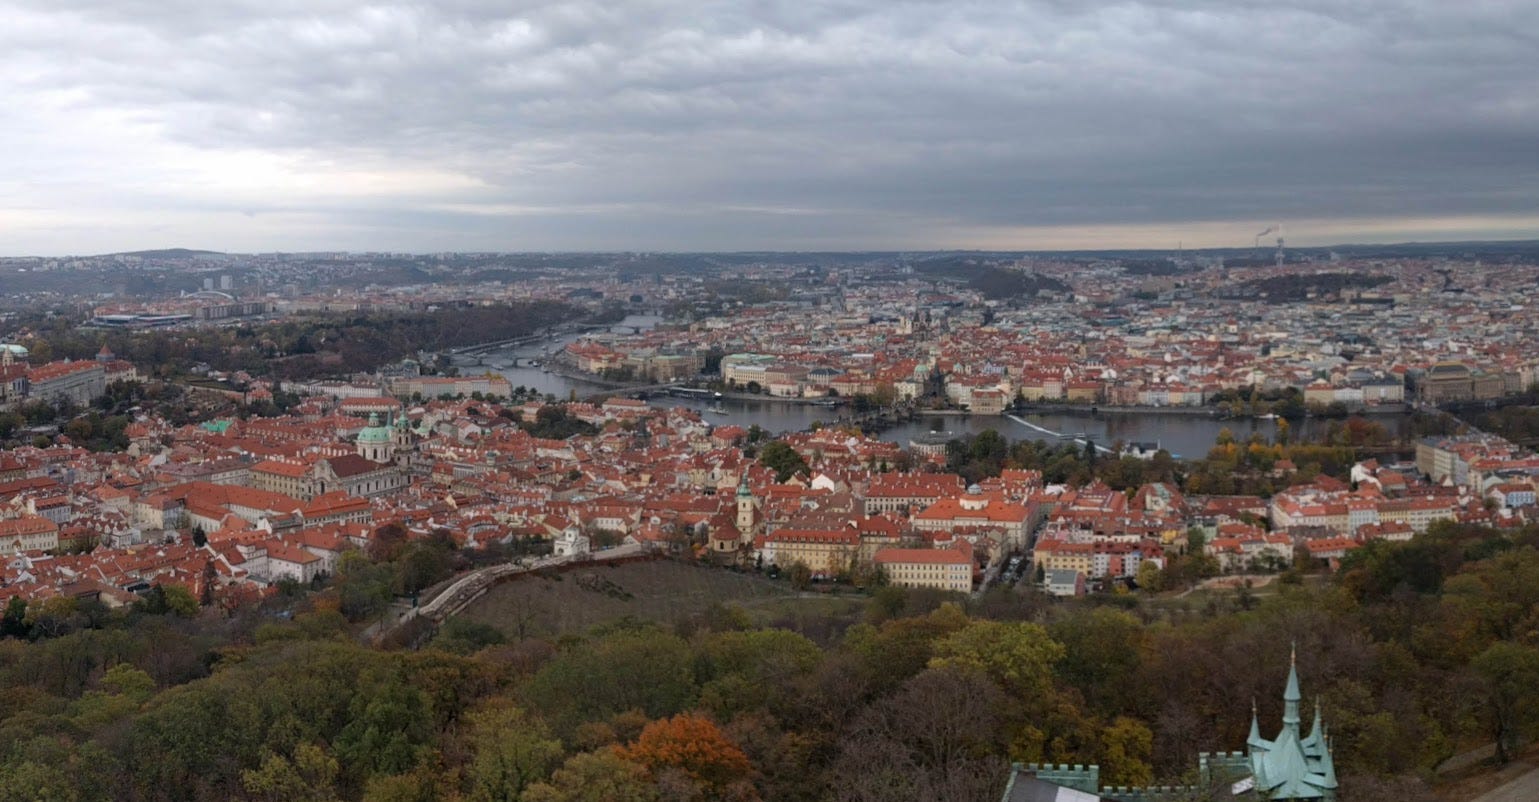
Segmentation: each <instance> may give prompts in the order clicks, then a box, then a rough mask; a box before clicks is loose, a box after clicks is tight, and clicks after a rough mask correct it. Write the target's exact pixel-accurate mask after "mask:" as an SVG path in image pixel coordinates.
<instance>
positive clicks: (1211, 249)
mask: <svg viewBox="0 0 1539 802" xmlns="http://www.w3.org/2000/svg"><path fill="white" fill-rule="evenodd" d="M1526 244H1534V245H1539V237H1530V238H1515V239H1475V240H1403V241H1396V242H1371V241H1368V242H1338V243H1332V244H1329V245H1288V246H1286V247H1284V248H1282V250H1285V251H1330V250H1334V249H1339V248H1404V247H1420V248H1431V247H1452V246H1464V247H1468V246H1491V245H1504V246H1511V245H1526ZM1277 250H1278V248H1277V247H1275V246H1273V245H1267V244H1262V245H1260V246H1207V247H1200V248H1184V247H1181V246H1179V245H1178V246H1177V247H1175V248H1169V247H1164V248H1161V247H1142V248H1127V247H1120V248H1042V249H1030V248H935V249H914V248H841V249H830V248H809V249H801V250H797V249H787V250H776V249H763V248H739V249H716V250H658V249H594V250H553V249H552V250H539V249H535V250H463V251H455V250H422V251H414V250H399V249H378V250H351V249H345V248H343V249H324V248H322V249H303V250H258V251H217V250H208V249H204V248H185V247H169V248H140V249H136V250H131V251H107V252H103V253H63V254H36V253H33V254H8V255H0V259H100V258H104V257H110V256H144V255H154V254H163V255H170V254H181V255H187V256H260V255H269V254H272V255H301V254H347V255H358V256H365V255H371V254H405V255H408V256H429V255H433V254H485V255H497V256H501V255H509V256H517V255H590V254H591V255H595V256H628V255H643V254H661V255H669V256H692V255H712V254H726V255H736V254H819V253H826V254H848V255H854V254H874V255H884V256H885V255H905V254H927V255H928V254H966V253H976V254H1182V253H1245V252H1258V251H1259V252H1267V253H1272V252H1275V251H1277Z"/></svg>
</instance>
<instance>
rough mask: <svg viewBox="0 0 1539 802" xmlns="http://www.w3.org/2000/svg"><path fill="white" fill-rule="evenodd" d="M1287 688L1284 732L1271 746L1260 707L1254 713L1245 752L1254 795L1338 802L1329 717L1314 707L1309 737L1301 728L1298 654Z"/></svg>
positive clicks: (1285, 691)
mask: <svg viewBox="0 0 1539 802" xmlns="http://www.w3.org/2000/svg"><path fill="white" fill-rule="evenodd" d="M1288 662H1289V665H1288V686H1287V687H1286V688H1285V689H1284V690H1283V718H1282V731H1280V732H1279V733H1277V737H1276V738H1273V739H1272V740H1270V741H1268V740H1266V739H1264V738H1262V737H1261V726H1260V722H1259V721H1258V720H1257V719H1256V711H1255V707H1254V706H1252V708H1251V717H1250V737H1249V738H1247V739H1246V743H1245V747H1246V753H1247V757H1248V758H1249V762H1250V771H1251V776H1252V777H1254V778H1255V793H1256V795H1257V796H1258V797H1260V798H1262V799H1271V800H1281V799H1319V800H1324V802H1335V799H1336V764H1335V761H1333V760H1332V758H1331V748H1330V740H1329V737H1328V736H1327V735H1326V732H1325V722H1324V716H1323V715H1322V714H1321V711H1320V705H1319V702H1318V701H1317V702H1316V703H1315V715H1314V723H1313V725H1312V726H1311V727H1310V729H1309V733H1308V734H1307V735H1304V734H1301V732H1300V730H1299V726H1300V724H1301V723H1302V719H1300V718H1299V703H1300V702H1301V701H1303V696H1302V695H1301V694H1300V693H1299V671H1298V659H1297V652H1296V651H1295V653H1294V654H1293V655H1292V656H1291V657H1290V658H1289V661H1288Z"/></svg>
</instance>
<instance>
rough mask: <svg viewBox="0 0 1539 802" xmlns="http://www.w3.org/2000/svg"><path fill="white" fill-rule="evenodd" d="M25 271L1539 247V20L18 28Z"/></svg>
mask: <svg viewBox="0 0 1539 802" xmlns="http://www.w3.org/2000/svg"><path fill="white" fill-rule="evenodd" d="M0 19H3V20H4V21H5V24H3V25H0V89H3V90H4V95H3V96H4V97H5V98H6V102H5V103H3V104H0V153H3V154H4V160H5V162H4V163H5V164H6V169H5V170H4V171H0V252H7V253H22V252H37V253H83V252H92V251H100V250H113V249H120V248H131V247H159V246H167V245H186V246H192V247H213V248H222V249H234V250H249V249H264V250H266V249H288V250H297V249H312V248H338V249H341V248H349V249H395V250H418V251H421V250H441V249H464V250H473V249H485V250H493V249H495V250H534V249H661V250H696V249H738V248H745V249H759V248H779V249H799V248H949V247H969V246H976V247H1019V248H1033V247H1044V248H1046V247H1116V246H1127V245H1149V246H1154V247H1170V246H1173V245H1174V244H1175V242H1176V241H1177V240H1184V241H1185V242H1186V244H1187V245H1188V246H1193V245H1237V244H1244V243H1245V242H1246V241H1247V240H1248V239H1249V238H1250V237H1251V236H1252V235H1253V234H1254V232H1255V231H1256V230H1260V229H1259V228H1257V227H1256V225H1257V223H1261V224H1262V227H1265V225H1266V224H1270V223H1272V222H1279V221H1280V222H1282V223H1283V224H1284V225H1285V226H1286V230H1287V231H1288V234H1289V238H1290V241H1295V242H1298V243H1299V244H1305V243H1306V242H1308V241H1311V240H1312V241H1317V242H1325V241H1342V240H1351V239H1354V238H1370V239H1407V238H1464V237H1527V236H1539V148H1536V147H1535V145H1536V143H1539V46H1536V45H1539V41H1536V37H1539V34H1536V32H1539V5H1536V4H1534V3H1531V2H1523V1H1522V0H1517V1H1514V2H1474V1H1473V0H1472V1H1471V2H1460V3H1451V2H1444V0H1420V1H1419V2H1416V1H1413V0H1403V1H1402V2H1377V1H1376V0H1365V1H1364V2H1361V3H1338V2H1328V1H1327V0H1318V1H1315V0H1301V1H1297V2H1286V3H1278V2H1265V3H1263V2H1253V1H1252V0H1213V1H1212V2H1206V1H1205V0H1194V1H1193V2H1118V3H1102V2H1094V1H1093V0H1087V1H1085V2H1079V1H1076V0H1038V1H1036V2H1000V1H999V0H990V1H989V2H922V1H915V2H896V1H894V0H869V1H868V0H825V1H824V2H816V1H815V0H800V1H799V2H778V1H776V0H758V1H754V0H743V2H736V3H679V2H664V1H662V0H636V1H635V2H621V1H620V0H605V1H603V2H586V1H584V0H579V1H577V2H550V3H541V2H528V1H526V2H521V3H507V2H501V1H500V0H499V1H496V2H492V1H487V2H481V1H480V0H448V1H446V2H435V3H431V4H424V3H385V4H372V5H363V4H359V3H354V2H340V1H339V0H266V1H265V2H256V1H255V0H231V1H229V2H221V3H208V2H206V0H197V1H193V0H80V1H77V2H69V0H65V2H60V0H0Z"/></svg>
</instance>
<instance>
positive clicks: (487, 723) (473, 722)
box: [465, 700, 561, 802]
mask: <svg viewBox="0 0 1539 802" xmlns="http://www.w3.org/2000/svg"><path fill="white" fill-rule="evenodd" d="M466 724H467V725H468V726H469V738H468V741H469V746H470V749H471V752H472V753H473V755H474V757H472V758H471V760H470V764H469V766H467V767H466V772H465V773H466V778H467V779H468V780H469V783H470V793H469V799H470V800H472V802H518V799H519V798H520V797H521V796H522V795H523V793H524V790H525V789H527V788H528V787H529V786H530V785H532V784H534V783H535V782H536V781H538V780H542V779H544V778H545V777H546V776H548V775H549V774H550V772H551V770H552V769H553V768H555V766H556V763H557V761H559V760H560V759H561V742H560V741H558V740H556V739H555V738H553V737H552V736H551V734H550V729H549V728H548V727H547V726H545V722H543V721H540V720H539V719H537V718H534V717H532V716H530V715H529V714H528V713H525V712H524V711H522V710H520V709H519V708H517V707H514V706H513V705H512V704H511V703H510V702H508V701H506V700H499V701H497V702H494V703H492V704H490V705H488V706H486V707H483V708H481V709H480V710H477V711H475V712H473V713H471V714H470V715H468V716H467V717H466Z"/></svg>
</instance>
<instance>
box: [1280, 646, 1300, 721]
mask: <svg viewBox="0 0 1539 802" xmlns="http://www.w3.org/2000/svg"><path fill="white" fill-rule="evenodd" d="M1298 659H1299V650H1298V644H1294V646H1293V651H1292V653H1291V654H1289V656H1288V689H1287V690H1286V691H1284V692H1283V727H1284V728H1286V729H1290V730H1292V731H1293V734H1294V735H1298V732H1299V702H1300V701H1302V700H1303V698H1304V697H1303V695H1302V694H1300V693H1299V667H1298Z"/></svg>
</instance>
